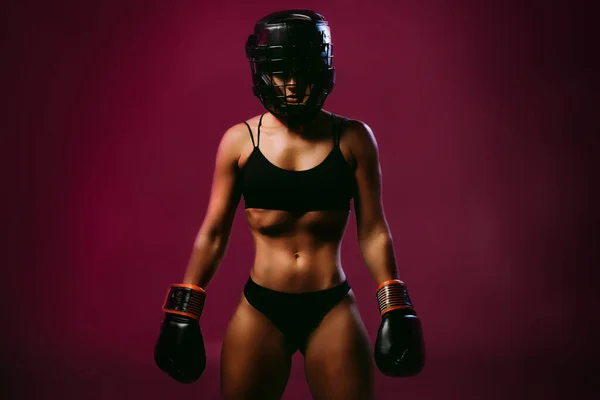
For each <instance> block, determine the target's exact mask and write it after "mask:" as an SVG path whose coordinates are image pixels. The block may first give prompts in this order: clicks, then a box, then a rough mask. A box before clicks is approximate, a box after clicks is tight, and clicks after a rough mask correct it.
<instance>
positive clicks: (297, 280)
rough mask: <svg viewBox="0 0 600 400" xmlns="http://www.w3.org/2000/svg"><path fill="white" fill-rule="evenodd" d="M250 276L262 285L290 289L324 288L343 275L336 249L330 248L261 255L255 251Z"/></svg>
mask: <svg viewBox="0 0 600 400" xmlns="http://www.w3.org/2000/svg"><path fill="white" fill-rule="evenodd" d="M250 277H251V278H252V279H253V280H254V281H255V282H256V283H257V284H259V285H261V286H265V287H268V288H271V289H273V290H277V291H281V292H290V293H294V292H310V291H317V290H324V289H327V288H329V287H332V286H335V285H338V284H340V283H342V282H343V281H344V280H345V279H346V276H345V273H344V271H343V269H342V266H341V264H340V262H339V259H338V257H337V255H336V252H329V251H324V252H320V253H319V254H311V253H304V254H303V253H302V252H298V253H294V254H283V253H279V252H277V251H275V252H269V254H264V255H263V254H261V253H260V252H258V251H257V252H256V257H255V260H254V264H253V266H252V269H251V271H250Z"/></svg>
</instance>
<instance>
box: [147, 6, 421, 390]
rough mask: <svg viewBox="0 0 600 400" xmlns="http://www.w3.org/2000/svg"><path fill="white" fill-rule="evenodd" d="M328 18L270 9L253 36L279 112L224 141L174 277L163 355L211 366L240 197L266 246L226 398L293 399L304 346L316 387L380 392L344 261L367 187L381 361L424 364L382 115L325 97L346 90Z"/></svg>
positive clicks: (234, 329) (263, 86)
mask: <svg viewBox="0 0 600 400" xmlns="http://www.w3.org/2000/svg"><path fill="white" fill-rule="evenodd" d="M331 51H332V45H331V37H330V31H329V26H328V24H327V22H326V21H325V19H324V18H323V16H321V15H320V14H317V13H315V12H312V11H307V10H289V11H280V12H276V13H273V14H270V15H267V16H266V17H264V18H262V19H261V20H260V21H259V22H258V23H257V24H256V26H255V29H254V33H253V34H252V35H250V37H249V39H248V41H247V44H246V54H247V57H248V59H249V61H250V65H251V69H252V76H253V83H254V94H255V95H256V96H257V97H258V98H259V99H260V101H261V103H262V104H263V106H264V107H265V109H266V110H267V111H268V112H267V113H265V114H262V115H258V116H256V117H254V118H251V119H250V120H248V121H246V122H243V123H240V124H237V125H235V126H233V127H231V128H230V129H228V130H227V131H226V132H225V134H224V135H223V137H222V140H221V142H220V145H219V148H218V150H217V157H216V165H215V172H214V179H213V184H212V190H211V195H210V200H209V205H208V210H207V213H206V216H205V219H204V221H203V223H202V226H201V228H200V230H199V233H198V235H197V238H196V241H195V245H194V249H193V252H192V255H191V257H190V261H189V263H188V266H187V269H186V272H185V276H184V279H183V283H182V284H177V285H171V287H170V289H169V292H168V294H167V298H166V300H165V305H164V307H163V309H164V311H165V313H166V315H165V319H164V321H163V329H162V331H161V335H160V337H159V339H158V342H157V345H156V348H155V360H156V363H157V365H158V366H159V367H160V368H161V369H162V370H164V371H165V372H166V373H167V374H169V375H170V376H172V377H174V378H175V379H177V380H178V381H180V382H193V381H195V380H196V379H198V377H199V376H200V375H201V374H202V371H203V370H204V367H205V363H206V360H205V353H204V345H203V342H202V335H201V333H200V328H199V324H198V319H199V317H200V314H201V311H202V307H203V304H204V299H205V298H206V292H205V288H206V287H207V285H208V283H209V281H210V280H211V278H212V277H213V275H214V273H215V272H216V270H217V268H218V265H219V263H220V261H221V259H222V257H223V255H224V253H225V248H226V245H227V241H228V238H229V233H230V230H231V225H232V222H233V218H234V213H235V210H236V208H237V205H238V203H239V201H240V199H241V197H242V196H243V197H244V203H245V215H246V219H247V221H248V224H249V226H250V229H251V231H252V235H253V238H254V243H255V246H256V251H255V259H254V264H253V266H252V268H251V270H250V274H249V275H250V276H249V279H248V281H247V283H246V285H245V287H244V292H243V295H242V296H241V299H240V302H239V305H238V307H237V310H236V312H235V314H234V316H233V318H232V319H231V322H230V324H229V326H228V328H227V331H226V333H225V338H224V342H223V347H222V352H221V395H222V398H223V399H279V398H281V396H282V394H283V392H284V390H285V387H286V384H287V381H288V378H289V373H290V368H291V360H292V355H293V354H294V353H295V352H296V351H298V350H299V351H300V352H301V353H302V354H303V355H304V363H305V373H306V379H307V382H308V386H309V389H310V391H311V393H312V395H313V397H314V398H315V399H344V400H350V399H361V400H362V399H370V398H372V396H373V377H372V362H371V356H370V344H369V339H368V336H367V334H366V330H365V327H364V325H363V323H362V321H361V318H360V316H359V313H358V310H357V308H356V303H355V298H354V295H353V293H352V290H351V287H350V285H349V283H348V282H347V280H346V277H345V273H344V271H343V268H342V266H341V263H340V246H341V241H342V238H343V235H344V231H345V228H346V224H347V221H348V216H349V212H350V200H351V199H354V208H355V212H356V221H357V232H358V241H359V246H360V251H361V254H362V257H363V259H364V262H365V264H366V266H367V268H368V269H369V271H370V273H371V275H372V277H373V279H374V280H375V282H376V284H377V285H378V287H377V290H376V293H377V299H378V302H379V309H380V313H381V315H382V324H381V326H380V329H379V332H378V336H377V340H376V343H375V362H376V365H377V366H378V367H379V369H380V370H381V372H383V373H384V374H386V375H388V376H412V375H415V374H417V373H419V372H420V371H421V369H422V368H423V365H424V345H423V338H422V332H421V325H420V322H419V319H418V318H417V316H416V312H415V310H414V308H413V306H412V304H411V302H410V299H409V297H408V292H407V290H406V286H405V285H404V284H403V283H402V282H401V281H400V280H398V273H397V269H396V263H395V259H394V252H393V246H392V240H391V237H390V232H389V229H388V226H387V222H386V220H385V217H384V211H383V206H382V202H381V180H380V166H379V161H378V151H377V145H376V142H375V139H374V137H373V134H372V132H371V130H370V129H369V127H368V126H367V125H366V124H364V123H362V122H360V121H355V120H347V119H345V118H341V117H339V116H337V115H335V114H333V113H330V112H328V111H326V110H324V109H323V104H324V102H325V99H326V97H327V95H328V94H329V93H331V91H332V89H333V84H334V81H335V75H334V74H335V72H334V69H333V67H332V54H331Z"/></svg>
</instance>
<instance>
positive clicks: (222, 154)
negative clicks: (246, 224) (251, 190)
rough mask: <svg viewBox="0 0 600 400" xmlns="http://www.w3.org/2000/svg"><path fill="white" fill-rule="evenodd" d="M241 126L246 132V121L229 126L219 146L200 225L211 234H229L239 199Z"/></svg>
mask: <svg viewBox="0 0 600 400" xmlns="http://www.w3.org/2000/svg"><path fill="white" fill-rule="evenodd" d="M242 130H246V136H247V133H248V132H247V128H246V126H245V125H244V124H238V125H235V126H233V127H231V128H229V129H228V130H227V131H226V132H225V133H224V134H223V137H222V138H221V141H220V143H219V147H218V149H217V154H216V159H215V166H214V173H213V181H212V185H211V191H210V197H209V201H208V207H207V211H206V216H205V218H204V222H203V224H202V228H201V231H204V232H205V233H209V234H211V235H216V234H220V233H225V234H228V232H229V229H230V228H231V224H232V223H233V218H234V216H235V211H236V209H237V206H238V203H239V201H240V197H241V185H240V182H239V180H240V173H239V171H240V170H239V167H238V161H239V158H240V155H241V151H242V146H243V144H244V143H245V142H244V137H243V133H244V132H243V131H242ZM248 140H249V139H248Z"/></svg>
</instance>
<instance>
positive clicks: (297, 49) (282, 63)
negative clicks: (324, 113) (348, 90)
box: [246, 10, 335, 126]
mask: <svg viewBox="0 0 600 400" xmlns="http://www.w3.org/2000/svg"><path fill="white" fill-rule="evenodd" d="M332 50H333V44H332V43H331V33H330V30H329V24H328V23H327V21H326V20H325V18H324V17H323V16H322V15H321V14H318V13H316V12H314V11H310V10H284V11H277V12H274V13H271V14H269V15H267V16H265V17H263V18H261V19H260V20H259V21H258V22H257V23H256V25H255V26H254V33H253V34H252V35H250V36H249V37H248V40H247V41H246V57H247V58H248V61H249V62H250V68H251V70H252V82H253V85H254V86H253V93H254V95H255V96H256V97H258V99H259V100H260V102H261V103H262V105H263V106H264V107H265V109H267V110H268V111H269V112H271V113H272V114H273V115H275V116H276V117H277V118H278V119H280V120H281V121H283V122H284V123H286V124H287V125H288V126H299V125H302V124H304V123H305V122H308V121H310V120H311V119H313V118H314V117H315V116H316V115H317V114H318V112H319V111H320V110H321V108H322V107H323V104H324V103H325V99H326V98H327V96H328V95H329V94H330V93H331V92H332V90H333V86H334V83H335V69H334V68H333V66H332V64H333V54H332ZM273 77H275V78H279V79H277V80H278V81H279V82H281V83H279V84H278V83H276V82H274V80H273Z"/></svg>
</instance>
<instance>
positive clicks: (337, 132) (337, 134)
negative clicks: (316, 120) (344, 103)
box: [331, 114, 348, 146]
mask: <svg viewBox="0 0 600 400" xmlns="http://www.w3.org/2000/svg"><path fill="white" fill-rule="evenodd" d="M331 117H332V118H334V117H333V114H331ZM347 119H348V118H347V117H342V118H341V119H340V121H339V123H337V124H336V123H335V119H333V120H332V124H331V125H332V127H333V144H334V145H336V146H339V145H340V142H341V141H342V130H343V129H344V122H345V121H346V120H347Z"/></svg>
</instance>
